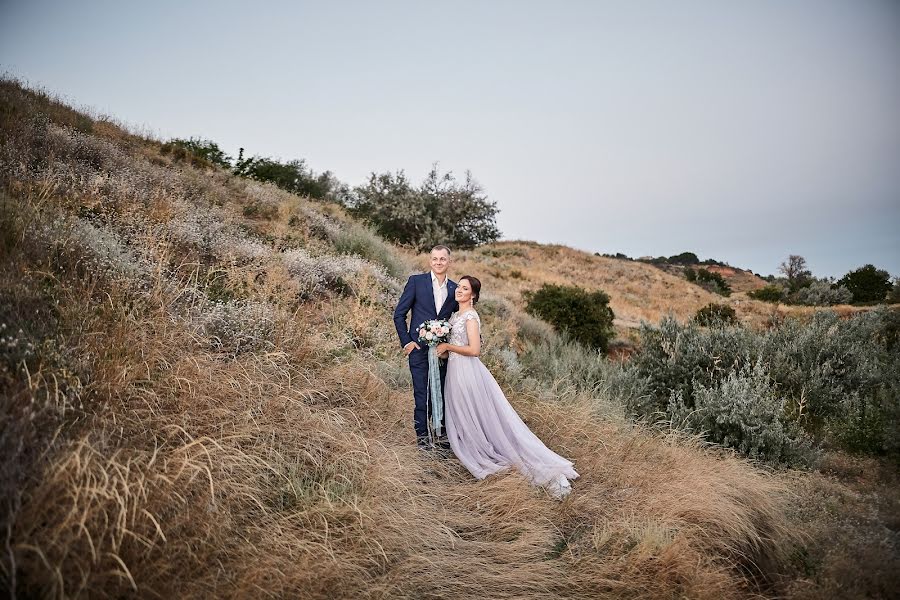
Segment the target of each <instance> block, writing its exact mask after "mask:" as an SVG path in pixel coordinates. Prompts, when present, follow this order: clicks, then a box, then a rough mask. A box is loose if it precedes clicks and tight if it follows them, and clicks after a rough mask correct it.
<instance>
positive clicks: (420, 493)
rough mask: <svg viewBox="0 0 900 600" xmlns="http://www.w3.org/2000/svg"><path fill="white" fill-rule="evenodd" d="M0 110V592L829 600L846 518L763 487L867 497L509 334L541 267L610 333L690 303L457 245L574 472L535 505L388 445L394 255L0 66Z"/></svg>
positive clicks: (396, 274) (542, 253) (401, 443)
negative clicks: (530, 371) (707, 438)
mask: <svg viewBox="0 0 900 600" xmlns="http://www.w3.org/2000/svg"><path fill="white" fill-rule="evenodd" d="M0 128H2V131H3V144H2V146H0V194H2V195H0V208H2V213H0V215H2V217H0V307H2V308H0V328H2V329H3V331H2V333H0V335H2V336H3V340H2V341H3V343H2V346H0V353H2V354H0V356H2V361H0V369H2V370H0V386H2V388H0V391H2V394H0V398H2V400H0V402H2V407H0V419H2V420H3V427H2V436H0V457H2V458H0V461H2V462H0V490H2V498H3V500H4V501H3V503H2V505H0V524H2V526H3V530H4V531H5V532H6V546H5V550H6V551H5V552H4V553H2V559H0V565H2V570H0V581H2V583H0V585H2V587H5V588H7V589H9V590H11V591H12V592H13V595H15V596H18V597H51V596H53V597H68V596H79V595H86V596H90V597H118V596H123V595H130V594H136V595H138V596H141V597H160V596H162V597H185V598H190V597H248V596H252V597H304V598H334V597H347V598H440V597H446V598H456V597H469V598H514V597H531V598H559V597H572V598H597V597H615V598H620V597H632V598H647V597H654V598H656V597H660V598H667V597H668V598H682V597H691V598H747V597H760V596H777V595H783V594H792V595H795V596H797V597H829V595H830V593H831V592H832V590H833V589H834V586H835V585H843V584H844V582H845V581H849V577H846V576H844V575H842V573H843V572H842V571H841V569H842V568H845V566H846V564H847V563H846V562H845V561H852V557H853V556H854V554H853V552H854V551H857V550H859V547H855V546H854V547H848V549H847V550H846V551H844V550H841V551H839V552H837V554H836V555H832V557H831V559H826V558H822V557H820V556H819V554H817V553H820V545H817V544H816V543H815V542H816V540H822V539H827V538H828V537H829V536H832V535H833V533H834V532H835V531H836V530H837V528H838V527H843V526H845V524H846V519H844V516H843V512H842V511H843V510H844V509H843V508H841V507H835V508H834V510H833V511H832V512H831V513H829V514H830V517H829V519H822V518H821V515H820V514H819V513H818V512H817V511H815V510H812V511H811V512H810V511H809V510H808V508H807V507H808V503H807V502H806V501H805V500H804V501H798V500H797V497H796V496H793V495H792V493H791V490H794V492H797V491H798V490H803V493H804V494H807V493H808V494H813V493H816V494H820V495H822V497H824V498H825V499H826V500H827V501H832V500H833V499H834V498H838V497H841V498H843V497H849V496H850V495H851V494H856V496H854V497H855V498H856V500H855V501H856V502H857V504H856V506H865V507H868V508H871V507H872V506H874V504H873V503H872V502H869V501H868V500H867V499H866V498H860V496H859V494H858V493H856V491H855V490H853V489H850V488H848V487H847V486H846V485H845V484H844V483H841V482H840V481H838V480H833V479H829V478H828V477H827V476H822V475H817V476H816V477H818V478H819V479H815V478H814V477H812V476H810V475H808V474H805V473H802V472H800V473H788V474H778V473H774V472H772V471H769V470H763V469H760V468H757V467H755V466H754V465H753V464H751V463H750V462H748V461H746V460H743V459H740V458H737V457H735V456H733V455H732V454H730V453H727V452H723V451H717V450H714V449H711V448H704V447H702V445H701V444H700V443H699V442H698V441H697V440H695V439H691V438H686V437H684V436H679V435H675V434H672V435H670V436H660V435H659V434H656V433H652V432H649V431H645V430H644V429H642V428H640V427H636V426H633V425H631V424H629V423H628V422H627V421H625V420H624V418H623V417H622V414H621V408H620V407H619V405H618V403H617V402H616V398H615V397H613V396H612V395H611V393H610V392H609V391H607V390H603V389H597V388H594V389H591V390H588V391H584V390H583V389H581V388H579V387H577V386H575V385H574V384H572V383H570V382H568V381H567V380H566V379H565V378H563V379H560V380H558V381H556V382H555V385H551V384H547V383H542V381H541V380H540V379H539V378H533V377H529V376H526V375H523V373H522V372H521V369H520V368H519V365H518V364H517V362H516V359H515V354H514V353H511V351H510V350H509V348H520V347H522V346H523V345H525V341H524V335H525V332H526V331H532V332H533V331H535V330H540V331H541V332H542V333H541V335H544V336H546V337H547V338H548V339H550V338H553V334H552V332H549V331H548V330H546V328H543V329H542V325H541V324H540V323H538V322H535V321H534V319H532V318H530V317H528V316H526V315H524V314H523V313H522V311H521V310H520V308H521V300H520V292H521V290H523V289H530V288H531V287H536V286H537V285H538V284H540V283H542V282H545V281H546V282H570V281H576V280H578V281H584V278H585V277H587V278H589V279H588V282H589V284H590V285H598V286H602V287H604V289H607V291H609V292H610V295H611V296H612V298H613V304H612V305H613V308H614V310H615V311H616V314H617V315H618V316H619V318H620V319H621V323H622V324H623V325H624V326H626V327H627V326H630V325H631V324H633V323H635V322H637V321H638V320H640V319H649V320H655V319H657V318H658V317H659V316H660V315H661V314H663V313H664V312H667V311H669V310H672V311H674V312H675V313H676V314H678V315H679V316H682V317H686V316H689V315H690V314H691V312H692V311H693V310H696V308H699V307H700V306H702V305H703V304H705V303H707V302H709V301H711V300H712V299H713V298H710V297H709V296H710V294H708V293H707V292H705V291H703V290H701V289H699V288H696V289H694V288H693V287H692V286H690V284H687V283H686V282H684V281H680V280H678V279H677V278H674V277H672V276H669V275H666V274H664V273H662V272H660V271H658V270H656V269H654V268H653V267H650V266H647V265H636V264H628V265H624V264H622V265H620V264H618V263H617V262H616V261H612V260H603V259H599V258H597V257H589V256H586V255H584V254H582V253H577V252H574V251H572V250H569V249H566V248H561V247H540V246H537V245H534V244H526V243H503V244H497V245H494V246H491V247H487V248H482V249H479V250H476V251H473V252H469V253H462V254H461V256H460V257H459V260H458V262H457V264H456V265H455V272H456V273H457V274H461V273H462V272H464V271H473V272H476V273H478V274H479V275H485V277H484V282H485V289H486V290H488V291H489V292H490V293H491V294H492V295H493V296H492V297H489V298H487V299H486V301H485V303H484V308H483V316H484V325H485V337H486V339H487V341H488V344H487V347H488V350H489V351H488V352H487V353H486V354H485V356H484V360H485V362H486V363H487V364H488V365H489V366H490V367H491V369H492V370H493V372H494V373H495V374H496V376H497V378H498V380H499V381H500V382H501V385H502V386H503V387H504V389H505V390H506V392H507V394H508V396H509V398H510V399H511V401H512V403H513V405H514V406H515V408H516V409H517V410H518V411H519V412H520V414H521V415H522V416H523V418H524V419H525V420H526V422H527V423H528V424H529V426H530V427H531V428H532V429H533V430H534V431H535V433H537V434H538V435H539V436H540V437H541V438H542V439H543V440H544V441H545V442H546V443H547V444H548V445H549V446H550V447H551V448H553V449H554V450H556V451H558V452H560V453H561V454H563V455H565V456H567V457H569V458H571V459H572V460H574V462H575V464H576V468H577V469H578V471H579V472H580V473H581V474H582V477H581V478H580V479H579V480H577V481H576V482H575V483H574V493H573V494H572V495H571V496H570V497H569V498H567V499H566V500H565V501H563V502H562V503H558V502H556V501H554V500H552V499H551V498H550V497H549V496H548V495H547V494H546V493H545V492H543V491H542V490H539V489H534V488H532V487H530V486H529V485H528V484H527V482H525V481H524V480H523V479H522V478H521V477H519V476H517V475H515V474H503V475H499V476H494V477H491V478H488V479H487V480H485V481H482V482H477V481H473V480H472V479H471V477H470V476H469V474H468V473H467V472H466V471H465V470H464V469H463V468H462V467H461V466H460V465H459V464H458V463H457V462H456V461H455V460H453V459H441V458H438V457H433V456H428V455H422V454H420V453H418V452H416V451H415V449H414V438H413V431H412V426H411V412H412V398H411V395H412V394H411V388H410V384H409V376H408V373H407V370H406V365H405V361H404V360H403V359H402V357H401V355H400V353H399V349H398V348H397V343H396V340H395V335H394V333H393V326H392V323H391V319H390V313H391V309H392V306H393V303H394V301H395V299H396V297H397V295H398V293H399V290H400V287H401V286H402V283H403V280H404V278H405V275H406V274H407V273H409V272H411V271H415V270H417V268H419V267H420V266H422V257H418V256H413V255H410V254H408V253H406V252H404V251H403V250H401V249H398V248H395V247H392V246H390V245H388V244H385V243H384V242H383V241H382V240H380V239H379V238H378V237H377V236H375V235H373V234H372V233H371V232H370V231H369V230H368V229H366V228H365V227H364V226H362V225H360V224H358V223H356V222H354V221H352V220H350V219H348V218H347V217H346V216H345V215H344V213H343V212H342V211H341V209H340V208H338V207H335V206H330V205H321V204H314V203H311V202H309V201H307V200H304V199H301V198H298V197H296V196H294V195H291V194H288V193H286V192H283V191H280V190H278V189H276V188H274V187H271V186H268V185H262V184H258V183H256V182H253V181H249V180H246V179H241V178H236V177H233V176H231V175H230V174H228V173H225V172H223V171H220V170H215V169H203V168H197V167H195V166H191V165H189V164H185V163H183V162H176V161H174V159H173V158H172V157H171V156H167V155H164V154H163V153H161V152H160V144H159V143H158V142H157V141H154V140H152V139H146V138H142V137H139V136H136V135H133V134H131V133H129V132H128V131H125V130H123V129H121V128H119V127H117V126H116V125H115V124H113V123H111V122H109V121H105V120H97V119H93V118H91V117H89V116H87V115H84V114H81V113H78V112H76V111H73V110H71V109H70V108H68V107H66V106H64V105H61V104H60V103H58V102H57V101H55V100H54V99H53V98H51V97H48V96H47V95H44V94H41V93H35V92H33V91H29V90H27V89H24V88H22V87H21V86H20V85H19V84H17V83H16V82H10V81H3V82H2V83H0ZM542 265H543V266H542ZM551 265H552V266H551ZM515 272H517V273H519V275H514V273H515ZM685 286H688V287H685ZM648 290H649V291H648ZM753 310H755V309H750V310H748V311H747V312H746V313H745V314H747V315H750V316H754V315H756V313H754V312H753ZM754 318H755V316H754ZM579 390H581V391H579ZM838 464H843V465H844V466H843V471H842V472H844V473H851V474H852V473H853V472H854V470H853V469H854V468H856V467H852V466H847V464H845V463H835V465H838ZM835 469H836V470H840V469H838V467H837V466H836V467H835ZM846 477H848V478H852V475H846ZM885 477H887V476H885ZM822 481H824V483H821V482H822ZM869 484H870V485H871V489H872V490H875V491H874V492H873V493H875V494H876V495H878V494H881V495H880V496H878V497H879V498H886V496H885V490H886V489H892V488H887V487H886V486H887V485H888V484H885V483H883V480H882V479H881V478H879V479H877V480H870V481H869ZM890 485H893V483H892V482H890ZM810 490H812V491H810ZM885 502H886V503H887V504H886V506H888V508H889V509H890V510H893V508H894V505H893V504H891V502H892V500H889V499H888V500H885ZM878 506H881V505H880V504H879V505H878ZM876 512H877V510H876ZM890 514H893V513H890ZM866 519H868V520H866ZM863 520H864V522H865V523H864V524H866V526H868V525H867V524H869V523H871V527H872V528H875V527H876V526H881V525H882V523H883V521H884V519H882V518H881V517H879V516H878V515H876V516H874V517H872V516H871V515H870V516H869V517H866V518H863ZM853 531H854V532H856V531H864V532H865V533H868V532H869V531H870V529H865V528H862V529H861V528H860V527H856V528H855V529H853ZM848 539H851V540H854V541H855V540H857V539H858V538H857V536H856V535H853V536H848ZM810 540H812V541H813V542H814V543H810ZM860 547H861V548H863V549H865V550H866V551H867V552H870V556H871V553H876V554H877V556H878V561H876V564H875V565H874V566H871V565H869V567H870V570H871V572H872V573H874V575H873V576H872V577H873V581H874V582H868V583H864V585H863V587H862V588H861V589H862V590H863V591H864V592H866V591H871V590H875V592H876V593H878V591H879V590H881V589H882V586H884V585H887V584H886V583H885V582H886V581H887V579H886V577H885V576H884V573H885V572H889V571H888V569H889V568H890V566H891V564H892V563H890V562H889V561H885V559H884V558H883V552H882V551H881V550H880V549H881V546H878V545H877V544H874V543H873V544H869V545H862V546H860ZM810 556H812V558H809V557H810ZM835 556H836V560H837V565H836V566H835V565H834V564H833V563H834V559H835ZM864 556H865V555H864ZM829 560H831V562H829ZM849 564H850V565H851V566H853V565H854V563H852V562H850V563H849ZM810 570H813V571H815V573H810V572H809V571H810ZM823 573H824V575H823ZM814 575H815V576H814ZM835 582H837V583H835ZM888 583H889V582H888Z"/></svg>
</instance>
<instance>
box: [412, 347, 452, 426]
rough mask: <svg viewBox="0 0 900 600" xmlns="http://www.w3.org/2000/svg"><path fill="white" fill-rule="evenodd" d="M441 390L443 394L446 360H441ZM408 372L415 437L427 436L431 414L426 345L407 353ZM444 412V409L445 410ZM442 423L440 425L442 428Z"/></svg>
mask: <svg viewBox="0 0 900 600" xmlns="http://www.w3.org/2000/svg"><path fill="white" fill-rule="evenodd" d="M441 363H442V364H441V366H440V370H441V392H442V396H443V391H444V379H445V378H446V377H447V362H446V361H441ZM409 372H410V373H411V374H412V383H413V398H414V399H415V402H416V407H415V408H414V409H413V426H414V427H415V429H416V438H418V439H420V440H421V439H427V438H428V415H430V414H431V406H430V405H429V394H428V346H425V347H424V348H422V349H421V350H413V351H412V352H411V353H410V354H409ZM445 414H446V411H445ZM443 425H444V424H443V423H441V427H442V429H443Z"/></svg>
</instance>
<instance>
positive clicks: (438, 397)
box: [419, 319, 450, 443]
mask: <svg viewBox="0 0 900 600" xmlns="http://www.w3.org/2000/svg"><path fill="white" fill-rule="evenodd" d="M448 341H450V322H449V321H445V320H443V319H433V320H431V321H425V322H424V323H422V324H421V325H419V343H420V344H426V345H427V346H428V395H429V396H430V397H431V402H430V404H431V415H430V416H431V418H430V419H429V420H428V433H429V434H430V435H431V438H432V440H431V441H432V443H433V442H434V439H435V438H437V437H438V436H440V435H441V424H442V423H443V422H444V398H443V396H442V394H441V372H440V363H439V361H438V355H437V345H438V344H440V343H442V342H448Z"/></svg>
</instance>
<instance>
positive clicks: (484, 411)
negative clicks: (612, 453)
mask: <svg viewBox="0 0 900 600" xmlns="http://www.w3.org/2000/svg"><path fill="white" fill-rule="evenodd" d="M472 319H474V320H475V321H476V322H477V323H478V330H479V331H481V319H480V318H479V317H478V314H477V313H476V312H475V311H474V310H467V311H465V312H463V313H457V314H454V315H453V316H452V317H451V318H450V324H451V326H452V329H451V333H450V343H451V344H453V345H459V346H466V345H468V343H469V338H468V335H467V333H466V322H467V321H469V320H472ZM447 361H448V362H447V379H446V381H445V383H444V413H445V416H444V420H445V423H446V427H447V438H448V439H449V441H450V448H451V449H452V450H453V452H454V454H456V457H457V458H458V459H459V460H460V462H461V463H462V464H463V465H465V467H466V468H467V469H468V470H469V471H470V472H471V473H472V475H474V476H475V477H476V478H478V479H484V478H485V477H487V476H488V475H490V474H492V473H496V472H498V471H501V470H503V469H507V468H510V467H512V468H515V469H517V470H518V471H519V472H521V473H522V474H523V475H525V476H526V477H527V478H528V479H529V480H530V481H531V482H532V483H533V484H535V485H541V486H546V487H547V489H548V490H549V491H550V493H551V494H553V495H554V496H556V497H558V498H561V497H562V496H565V495H566V494H568V493H569V491H571V486H570V484H569V479H575V478H576V477H578V473H576V472H575V469H574V468H573V466H572V463H571V462H570V461H568V460H566V459H565V458H563V457H562V456H560V455H558V454H556V453H555V452H553V451H552V450H550V449H549V448H547V446H545V445H544V443H543V442H541V440H540V439H538V437H537V436H536V435H535V434H533V433H532V432H531V430H530V429H528V426H527V425H525V423H524V422H522V419H521V418H520V417H519V415H518V414H517V413H516V411H515V410H514V409H513V407H512V406H510V404H509V401H508V400H507V399H506V396H504V395H503V391H502V390H501V389H500V386H499V385H498V384H497V381H496V380H495V379H494V377H493V376H492V375H491V373H490V371H488V370H487V368H486V367H485V366H484V364H482V362H481V360H479V359H478V357H476V356H463V355H461V354H456V353H455V352H450V356H449V357H448V359H447Z"/></svg>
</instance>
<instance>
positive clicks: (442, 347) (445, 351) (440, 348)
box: [435, 342, 450, 358]
mask: <svg viewBox="0 0 900 600" xmlns="http://www.w3.org/2000/svg"><path fill="white" fill-rule="evenodd" d="M435 350H436V351H437V355H438V356H440V357H441V358H446V357H447V356H448V355H449V354H450V344H448V343H446V342H443V343H440V344H438V345H437V348H435Z"/></svg>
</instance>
